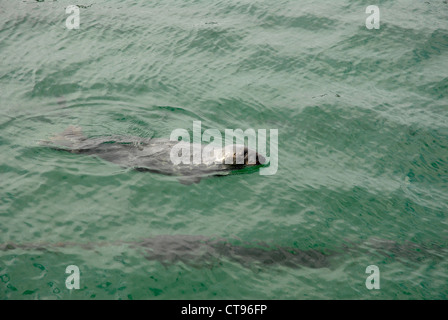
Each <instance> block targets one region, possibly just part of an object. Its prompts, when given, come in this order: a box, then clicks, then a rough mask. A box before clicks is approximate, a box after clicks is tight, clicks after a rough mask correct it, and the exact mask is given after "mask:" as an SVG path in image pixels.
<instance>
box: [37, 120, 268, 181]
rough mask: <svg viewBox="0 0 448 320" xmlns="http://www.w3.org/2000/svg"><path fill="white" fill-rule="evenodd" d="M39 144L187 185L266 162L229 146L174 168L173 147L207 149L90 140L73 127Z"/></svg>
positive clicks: (157, 141)
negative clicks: (94, 157) (168, 177)
mask: <svg viewBox="0 0 448 320" xmlns="http://www.w3.org/2000/svg"><path fill="white" fill-rule="evenodd" d="M39 144H40V145H44V146H48V147H51V148H52V149H56V150H61V151H66V152H71V153H76V154H84V155H89V156H96V157H99V158H101V159H104V160H106V161H109V162H112V163H115V164H117V165H120V166H122V167H125V168H133V169H135V170H137V171H148V172H154V173H160V174H164V175H169V176H178V180H179V181H180V182H181V183H182V184H187V185H188V184H192V183H199V182H200V181H201V179H202V178H204V177H207V176H223V175H228V174H230V173H231V172H232V171H235V170H241V169H244V168H247V167H257V166H262V165H263V164H265V162H266V159H265V158H264V157H263V156H262V155H260V154H258V153H257V152H256V151H255V150H251V149H249V148H247V147H246V146H242V145H230V146H225V147H224V148H222V149H221V152H218V153H213V154H208V155H207V156H203V157H202V161H200V163H195V161H193V160H194V159H193V154H192V153H191V156H190V159H189V160H190V161H187V163H184V162H181V163H178V164H175V163H173V161H172V151H173V149H174V147H179V144H184V146H183V147H182V148H185V146H188V148H191V149H193V150H194V149H195V148H197V149H199V150H201V154H202V152H203V151H204V148H205V146H204V145H202V144H199V145H198V144H194V143H191V144H190V143H187V142H182V141H181V142H179V141H171V140H169V139H163V138H140V137H126V136H107V137H97V138H87V137H86V136H85V135H84V134H83V133H82V130H81V128H80V127H78V126H70V127H68V128H67V129H66V130H64V131H63V132H61V133H59V134H57V135H55V136H53V137H51V138H50V139H49V140H43V141H40V143H39ZM176 150H177V149H176ZM204 154H206V153H204ZM251 155H255V161H249V160H250V159H251ZM240 159H242V161H240Z"/></svg>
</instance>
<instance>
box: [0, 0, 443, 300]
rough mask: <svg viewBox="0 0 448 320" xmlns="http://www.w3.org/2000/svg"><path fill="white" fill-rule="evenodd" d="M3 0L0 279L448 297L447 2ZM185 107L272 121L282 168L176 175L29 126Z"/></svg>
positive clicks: (276, 294)
mask: <svg viewBox="0 0 448 320" xmlns="http://www.w3.org/2000/svg"><path fill="white" fill-rule="evenodd" d="M71 4H77V5H80V28H79V29H77V30H76V29H73V30H70V29H68V28H67V27H66V19H67V18H68V17H69V14H66V12H65V8H66V7H67V6H69V5H71ZM370 4H377V5H378V6H379V8H380V29H378V30H376V29H372V30H369V29H367V28H366V24H365V20H366V18H367V17H368V16H369V14H366V13H365V11H366V7H367V6H368V5H370ZM0 16H1V19H0V55H1V59H2V61H1V66H0V175H1V176H0V177H1V180H0V247H1V249H2V250H0V299H231V298H233V299H447V296H448V276H447V273H446V271H447V267H448V258H447V253H448V248H447V245H448V228H447V227H448V219H447V213H448V185H447V184H448V97H447V92H448V75H447V70H448V4H447V2H446V1H442V0H432V1H431V0H430V1H426V2H424V1H405V0H397V1H380V2H379V3H370V2H369V1H355V0H344V1H343V0H340V1H339V0H338V1H329V0H328V1H318V2H317V1H308V0H306V1H299V0H284V1H275V2H274V1H249V0H230V1H223V0H219V1H208V0H196V1H180V0H164V1H143V0H138V1H131V0H120V1H118V0H108V1H105V0H102V1H101V0H100V1H93V0H91V1H83V0H79V1H75V2H71V1H68V0H58V1H49V0H45V1H43V0H42V1H34V0H24V1H9V0H0ZM193 121H201V124H202V130H206V129H209V128H214V129H218V130H220V131H221V132H224V130H225V129H226V128H230V129H236V128H241V129H243V130H245V129H248V128H253V129H268V132H269V129H278V171H277V173H276V174H274V175H270V176H263V175H259V174H258V173H257V172H252V173H246V174H235V175H230V176H227V177H221V178H208V179H204V180H202V181H201V182H200V183H199V184H192V185H184V184H181V183H179V182H178V181H177V180H176V179H175V178H173V177H170V176H164V175H159V174H155V173H145V172H136V171H132V170H129V169H123V168H121V167H119V166H117V165H114V164H112V163H109V162H106V161H104V160H101V159H98V158H95V157H88V156H82V155H77V154H70V153H64V152H60V151H56V150H52V149H49V148H45V147H42V146H39V145H38V144H37V142H38V141H39V140H42V139H48V138H49V137H51V136H52V135H53V134H55V133H58V132H61V131H63V130H64V129H65V128H67V127H68V126H70V125H75V126H80V127H82V129H83V131H84V134H85V135H86V136H89V137H99V136H107V135H124V136H137V137H143V138H150V137H165V138H168V137H169V136H170V133H171V132H172V131H173V130H174V129H176V128H184V129H187V130H189V131H190V132H191V131H192V125H193ZM69 265H76V266H78V267H79V269H80V272H81V276H80V289H78V290H76V289H73V290H69V289H67V288H66V285H65V281H66V278H67V277H68V276H69V274H66V273H65V270H66V267H67V266H69ZM369 265H375V266H377V267H378V268H379V271H380V279H381V282H380V284H381V286H380V289H379V290H375V289H374V290H368V289H367V288H366V279H367V277H368V276H369V274H367V273H366V268H367V266H369Z"/></svg>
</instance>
